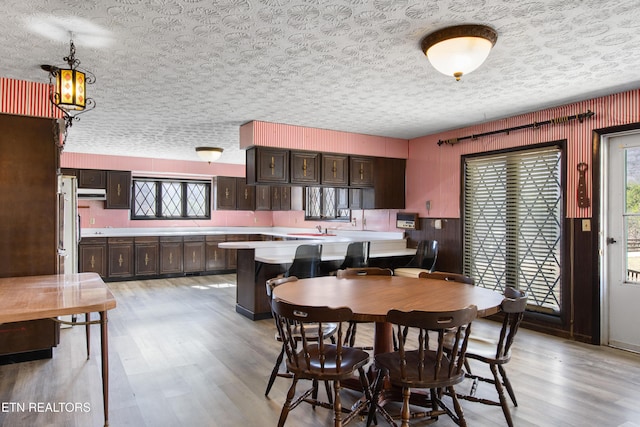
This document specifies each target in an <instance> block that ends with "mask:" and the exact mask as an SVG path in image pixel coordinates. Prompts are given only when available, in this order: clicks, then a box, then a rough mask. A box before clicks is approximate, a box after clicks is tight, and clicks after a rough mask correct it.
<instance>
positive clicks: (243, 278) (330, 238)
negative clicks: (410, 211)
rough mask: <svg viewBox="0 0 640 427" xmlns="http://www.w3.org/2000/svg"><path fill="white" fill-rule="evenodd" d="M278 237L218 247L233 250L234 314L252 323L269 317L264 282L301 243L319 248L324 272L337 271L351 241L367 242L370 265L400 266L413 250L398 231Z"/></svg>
mask: <svg viewBox="0 0 640 427" xmlns="http://www.w3.org/2000/svg"><path fill="white" fill-rule="evenodd" d="M280 237H281V238H283V239H286V240H279V241H238V242H225V243H220V245H219V246H220V247H222V248H226V249H235V250H237V294H236V295H237V298H236V312H238V313H240V314H242V315H243V316H246V317H248V318H250V319H252V320H259V319H265V318H268V317H270V316H271V309H270V307H269V300H268V298H267V295H266V290H265V282H266V281H267V280H268V279H271V278H273V277H276V276H277V275H279V274H282V273H284V272H285V271H287V269H288V268H289V266H290V265H291V263H292V262H293V258H294V255H295V251H296V248H297V247H298V246H300V245H302V244H321V245H322V266H321V269H322V270H324V272H325V273H328V272H329V271H332V270H335V269H337V268H338V266H339V265H340V264H341V263H342V260H343V259H344V256H345V253H346V251H347V246H348V245H349V243H351V242H359V241H369V242H371V245H370V253H369V261H370V265H372V266H378V267H387V268H394V267H396V266H400V265H404V264H405V263H406V262H407V261H408V259H409V258H410V257H411V256H413V255H414V254H415V249H410V248H407V242H406V240H405V239H403V233H402V232H367V231H341V230H337V231H335V232H333V231H332V232H329V233H313V232H308V233H307V232H305V233H302V232H293V233H292V232H287V233H286V234H284V235H282V236H280ZM291 239H295V240H291Z"/></svg>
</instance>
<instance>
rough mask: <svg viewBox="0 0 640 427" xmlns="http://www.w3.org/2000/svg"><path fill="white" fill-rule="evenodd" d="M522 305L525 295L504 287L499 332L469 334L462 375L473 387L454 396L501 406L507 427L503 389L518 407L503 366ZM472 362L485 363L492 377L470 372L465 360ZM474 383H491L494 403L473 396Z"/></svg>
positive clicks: (520, 316)
mask: <svg viewBox="0 0 640 427" xmlns="http://www.w3.org/2000/svg"><path fill="white" fill-rule="evenodd" d="M526 306H527V294H526V292H523V291H520V290H517V289H515V288H513V287H509V286H507V287H506V288H505V290H504V300H503V301H502V304H501V306H500V308H501V309H502V312H503V313H504V318H503V320H502V327H501V328H500V329H499V330H497V331H494V332H495V333H494V337H491V338H484V337H479V336H474V335H473V334H472V335H471V337H470V338H469V344H468V347H467V359H466V360H467V363H466V365H465V370H466V376H467V377H468V378H472V379H473V384H472V386H471V391H470V392H469V394H467V395H464V394H459V395H458V397H460V398H462V399H465V400H469V401H473V402H480V403H484V404H487V405H496V406H501V407H502V412H503V413H504V418H505V420H506V421H507V425H509V426H510V427H512V426H513V420H512V418H511V412H510V410H509V405H508V403H507V399H506V397H505V395H504V389H505V388H506V389H507V393H508V394H509V397H510V398H511V401H512V402H513V405H514V406H518V402H517V400H516V395H515V393H514V391H513V386H512V385H511V382H510V381H509V378H508V377H507V373H506V371H505V369H504V365H506V364H507V363H508V362H509V360H511V348H512V346H513V342H514V339H515V337H516V333H517V332H518V328H519V327H520V323H521V322H522V318H523V316H524V311H525V308H526ZM472 360H476V361H478V362H482V363H486V364H488V365H489V369H490V370H491V373H492V375H493V377H492V378H487V377H483V376H480V375H475V374H473V373H471V369H470V366H469V365H470V363H469V361H472ZM478 381H482V382H486V383H490V384H493V385H494V386H495V389H496V392H497V393H498V400H497V401H496V400H491V399H485V398H479V397H477V396H476V395H475V394H476V390H477V387H478Z"/></svg>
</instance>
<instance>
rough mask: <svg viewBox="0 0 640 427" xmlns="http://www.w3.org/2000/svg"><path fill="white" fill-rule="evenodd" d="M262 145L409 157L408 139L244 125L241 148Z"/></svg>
mask: <svg viewBox="0 0 640 427" xmlns="http://www.w3.org/2000/svg"><path fill="white" fill-rule="evenodd" d="M252 145H262V146H268V147H279V148H295V149H299V150H310V151H324V152H329V153H346V154H361V155H366V156H376V157H394V158H400V159H406V158H407V157H408V154H409V151H408V141H407V140H406V139H399V138H388V137H384V136H373V135H364V134H359V133H351V132H340V131H335V130H327V129H315V128H307V127H302V126H293V125H286V124H281V123H268V122H260V121H252V122H249V123H246V124H244V125H242V126H241V127H240V148H247V147H250V146H252Z"/></svg>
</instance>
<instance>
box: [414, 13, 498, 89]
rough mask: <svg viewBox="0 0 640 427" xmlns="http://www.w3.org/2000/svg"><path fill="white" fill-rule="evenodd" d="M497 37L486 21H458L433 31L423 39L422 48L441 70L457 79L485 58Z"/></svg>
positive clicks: (472, 69)
mask: <svg viewBox="0 0 640 427" xmlns="http://www.w3.org/2000/svg"><path fill="white" fill-rule="evenodd" d="M497 39H498V35H497V34H496V32H495V31H494V30H493V29H492V28H490V27H487V26H485V25H459V26H456V27H448V28H445V29H442V30H438V31H435V32H433V33H431V34H429V35H427V36H426V37H425V38H424V39H423V40H422V51H423V52H424V53H425V55H427V58H428V59H429V62H431V65H433V67H434V68H435V69H436V70H438V71H439V72H441V73H442V74H445V75H448V76H453V77H455V78H456V80H460V77H462V76H463V75H465V74H469V73H470V72H472V71H474V70H476V69H477V68H478V67H480V65H482V63H483V62H484V61H485V60H486V59H487V57H488V56H489V53H490V52H491V48H492V47H493V45H494V44H495V42H496V40H497Z"/></svg>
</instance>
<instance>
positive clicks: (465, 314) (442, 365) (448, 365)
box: [367, 305, 477, 427]
mask: <svg viewBox="0 0 640 427" xmlns="http://www.w3.org/2000/svg"><path fill="white" fill-rule="evenodd" d="M476 315H477V308H476V306H475V305H470V306H468V307H466V308H463V309H460V310H455V311H442V312H428V311H410V312H403V311H398V310H391V311H389V312H388V313H387V317H386V320H387V321H388V322H390V323H392V324H393V325H394V333H396V334H397V335H398V338H399V340H398V341H399V348H398V350H397V351H394V352H390V353H380V354H377V355H376V356H375V358H374V360H375V366H376V367H377V368H378V376H377V378H376V382H375V386H374V392H373V397H372V399H371V405H370V406H371V407H370V410H369V414H368V415H369V417H368V419H367V426H369V425H370V424H371V422H372V421H373V418H374V416H375V413H376V412H380V413H381V414H382V416H383V417H384V418H385V419H386V420H387V421H388V422H389V424H391V425H393V426H396V424H395V422H394V420H393V418H392V417H391V415H390V414H389V413H388V412H387V411H386V410H385V409H384V407H383V406H382V405H381V404H380V402H379V399H378V397H379V393H380V392H381V390H382V387H383V385H384V384H385V383H386V382H387V381H388V383H389V384H390V385H391V386H392V387H398V388H401V389H402V397H403V400H402V409H401V413H400V415H401V419H402V426H403V427H404V426H409V420H410V419H412V418H424V417H428V418H430V419H431V420H435V419H437V418H438V416H440V415H444V414H446V415H448V416H449V417H451V419H452V420H453V421H454V422H455V423H456V424H458V425H460V426H466V422H465V419H464V414H463V412H462V407H461V406H460V403H459V401H458V398H457V395H456V392H455V388H454V386H455V385H456V384H459V383H460V382H462V381H463V380H464V376H465V373H464V369H463V368H464V358H465V353H466V349H467V341H468V339H469V333H470V331H471V322H472V321H473V320H474V319H475V318H476ZM405 326H408V327H409V328H412V329H416V332H417V340H415V341H414V340H407V341H406V342H405V341H403V340H402V339H400V338H401V336H402V334H403V331H404V327H405ZM452 328H455V329H457V330H456V333H455V334H454V335H453V342H452V344H453V347H451V349H450V350H449V351H447V348H446V347H445V343H446V342H447V340H446V339H445V337H446V336H447V332H448V331H449V330H451V329H452ZM433 341H435V342H433ZM413 389H428V390H429V398H428V399H425V405H429V407H426V408H425V409H427V410H425V411H421V412H416V411H414V412H412V411H411V408H410V406H409V401H410V399H411V391H412V390H413ZM445 396H448V397H449V398H450V399H451V401H452V405H453V410H452V409H451V408H450V407H449V406H447V405H446V404H445V402H444V400H443V399H444V397H445Z"/></svg>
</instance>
